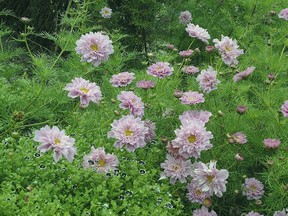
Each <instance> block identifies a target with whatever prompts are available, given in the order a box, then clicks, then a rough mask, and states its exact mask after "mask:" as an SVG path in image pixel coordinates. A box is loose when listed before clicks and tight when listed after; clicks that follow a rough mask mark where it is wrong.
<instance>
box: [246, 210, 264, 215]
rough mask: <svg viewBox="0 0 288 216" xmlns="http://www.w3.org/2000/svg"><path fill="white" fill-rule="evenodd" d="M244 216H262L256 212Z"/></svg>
mask: <svg viewBox="0 0 288 216" xmlns="http://www.w3.org/2000/svg"><path fill="white" fill-rule="evenodd" d="M246 216H264V215H261V214H259V213H258V212H254V211H251V212H249V213H248V214H246Z"/></svg>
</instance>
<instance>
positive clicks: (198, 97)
mask: <svg viewBox="0 0 288 216" xmlns="http://www.w3.org/2000/svg"><path fill="white" fill-rule="evenodd" d="M180 101H181V103H182V104H187V105H195V104H198V103H203V102H204V101H205V99H204V97H203V94H201V93H199V92H197V91H195V92H192V91H188V92H184V93H183V95H182V97H181V98H180Z"/></svg>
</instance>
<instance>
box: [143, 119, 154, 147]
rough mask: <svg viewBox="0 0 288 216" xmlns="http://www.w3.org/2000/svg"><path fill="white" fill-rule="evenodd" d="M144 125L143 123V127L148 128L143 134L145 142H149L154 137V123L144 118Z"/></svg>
mask: <svg viewBox="0 0 288 216" xmlns="http://www.w3.org/2000/svg"><path fill="white" fill-rule="evenodd" d="M144 125H145V127H147V128H148V131H147V133H146V134H145V142H150V141H151V140H153V139H154V138H155V128H156V125H155V123H154V122H152V121H150V120H145V121H144Z"/></svg>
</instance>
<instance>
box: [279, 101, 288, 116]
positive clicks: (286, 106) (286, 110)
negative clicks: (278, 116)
mask: <svg viewBox="0 0 288 216" xmlns="http://www.w3.org/2000/svg"><path fill="white" fill-rule="evenodd" d="M281 112H282V113H283V115H284V117H288V100H286V101H285V102H284V104H283V105H282V106H281Z"/></svg>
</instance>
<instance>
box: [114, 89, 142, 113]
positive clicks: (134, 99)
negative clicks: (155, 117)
mask: <svg viewBox="0 0 288 216" xmlns="http://www.w3.org/2000/svg"><path fill="white" fill-rule="evenodd" d="M117 99H118V100H119V101H121V104H120V105H119V107H120V108H122V109H129V110H130V114H131V115H135V116H143V115H144V103H143V102H142V101H141V98H139V97H138V96H137V95H135V94H134V93H133V92H132V91H122V92H121V93H120V94H119V95H118V96H117Z"/></svg>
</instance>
